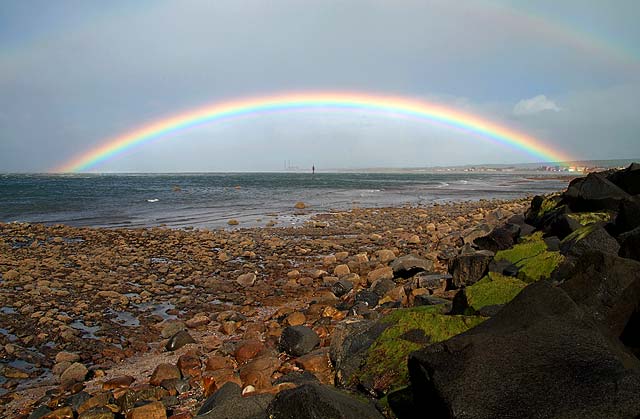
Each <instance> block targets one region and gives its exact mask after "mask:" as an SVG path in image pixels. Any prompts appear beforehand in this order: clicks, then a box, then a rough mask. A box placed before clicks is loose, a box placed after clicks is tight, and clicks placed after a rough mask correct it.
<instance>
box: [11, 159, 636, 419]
mask: <svg viewBox="0 0 640 419" xmlns="http://www.w3.org/2000/svg"><path fill="white" fill-rule="evenodd" d="M638 174H640V170H638V167H637V166H631V167H630V168H629V169H627V170H625V171H621V172H611V173H605V174H590V175H589V176H588V177H587V178H580V179H577V180H574V181H572V183H571V184H570V186H569V188H568V190H567V191H566V192H564V193H563V194H557V195H554V196H548V197H536V198H534V199H533V200H531V199H520V200H515V201H479V202H463V203H455V204H446V205H433V206H428V207H402V208H383V209H381V208H375V209H354V210H352V211H344V212H335V213H329V214H320V215H316V216H314V217H312V218H311V219H310V221H309V222H308V223H306V224H305V226H304V227H299V228H255V229H237V230H229V231H223V230H221V231H200V230H172V229H165V228H149V229H113V230H106V229H89V228H71V227H67V226H43V225H38V224H32V225H29V224H13V223H12V224H0V313H2V316H1V317H0V343H1V344H2V345H0V357H1V358H2V363H1V364H0V368H2V371H0V376H2V377H4V378H3V379H1V380H2V381H0V386H1V387H2V388H3V389H4V394H2V396H1V399H0V415H2V416H4V417H21V418H33V419H37V418H81V419H88V418H92V419H95V418H100V419H102V418H104V419H106V418H120V417H126V418H135V419H137V418H167V417H171V418H174V419H178V418H180V419H182V418H191V417H201V418H219V417H220V418H223V417H224V418H261V417H272V418H287V417H299V418H303V417H336V418H352V417H353V418H356V417H358V418H363V417H384V416H386V417H400V418H404V417H414V416H415V413H416V412H422V413H420V414H418V415H417V416H415V417H418V416H420V417H422V416H421V415H424V412H431V413H430V416H429V417H434V418H440V417H442V418H447V417H456V418H466V417H469V418H471V417H487V418H489V417H578V416H580V417H602V416H601V414H602V413H607V414H606V415H605V416H607V417H634V416H635V415H636V414H638V413H640V404H639V402H638V400H639V399H638V397H639V396H638V394H640V393H638V391H637V390H638V389H640V379H639V378H638V377H640V375H639V374H638V364H639V362H638V360H637V357H636V356H637V353H638V352H637V350H638V348H637V347H638V346H640V345H639V344H638V341H637V330H636V327H637V308H638V300H639V296H640V292H639V291H638V289H639V287H640V278H639V277H638V275H639V272H640V269H637V268H638V266H640V263H639V262H637V260H638V253H637V252H638V250H637V249H638V233H637V230H638V225H640V204H639V203H638V200H637V199H638V198H637V197H638V193H639V192H640V191H637V190H636V188H637V185H640V179H637V178H638ZM299 206H301V205H299ZM299 210H303V209H302V208H299ZM633 259H636V260H633ZM636 265H638V266H636ZM587 267H589V268H587ZM608 272H613V273H615V274H616V278H617V279H616V280H615V281H613V282H614V283H613V284H610V282H612V281H609V282H606V281H608V280H605V279H606V278H608V277H609V276H608V275H607V273H608ZM602 278H605V279H602ZM603 281H605V282H606V283H605V282H603ZM603 289H604V291H603ZM523 331H526V332H523ZM545 348H546V349H547V350H546V351H545ZM541 354H546V355H541ZM407 360H408V363H407ZM548 380H555V381H554V382H553V383H551V382H547V381H548ZM543 381H544V382H543ZM579 382H582V384H581V385H580V383H579ZM580 386H582V387H580ZM530 387H531V388H530ZM545 388H548V389H550V390H549V391H547V392H546V393H545V391H544V389H545ZM594 392H595V393H598V394H600V396H595V397H594V396H591V397H587V394H592V393H594ZM634 392H635V393H634ZM561 396H562V397H561ZM563 398H564V399H566V400H569V401H570V402H572V404H571V403H570V404H569V405H566V406H565V405H564V404H563V403H561V402H560V401H561V400H563ZM541 403H542V405H541ZM599 415H600V416H599Z"/></svg>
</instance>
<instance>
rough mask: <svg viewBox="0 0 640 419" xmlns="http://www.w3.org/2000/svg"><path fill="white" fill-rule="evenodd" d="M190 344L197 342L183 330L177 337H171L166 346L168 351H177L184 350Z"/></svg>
mask: <svg viewBox="0 0 640 419" xmlns="http://www.w3.org/2000/svg"><path fill="white" fill-rule="evenodd" d="M189 343H196V341H195V340H194V339H193V337H191V335H190V334H189V332H187V331H186V330H181V331H179V332H178V333H176V334H175V335H173V336H171V338H170V339H169V342H167V345H166V346H165V349H166V350H167V351H175V350H178V349H180V348H182V347H183V346H184V345H188V344H189Z"/></svg>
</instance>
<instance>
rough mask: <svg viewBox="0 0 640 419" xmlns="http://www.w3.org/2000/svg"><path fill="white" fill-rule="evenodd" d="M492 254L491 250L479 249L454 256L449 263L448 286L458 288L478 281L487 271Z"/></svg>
mask: <svg viewBox="0 0 640 419" xmlns="http://www.w3.org/2000/svg"><path fill="white" fill-rule="evenodd" d="M493 256H494V253H493V252H490V251H488V250H480V251H477V252H474V251H471V252H468V253H464V254H461V255H458V256H457V257H455V258H454V259H453V260H452V261H451V262H450V265H449V273H450V274H451V281H450V283H449V284H447V286H448V288H460V287H462V286H466V285H472V284H474V283H476V282H478V281H479V280H480V278H482V277H483V276H484V275H485V274H486V273H487V270H488V268H489V264H490V263H491V260H492V259H493Z"/></svg>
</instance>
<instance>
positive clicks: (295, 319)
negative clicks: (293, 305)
mask: <svg viewBox="0 0 640 419" xmlns="http://www.w3.org/2000/svg"><path fill="white" fill-rule="evenodd" d="M285 321H286V323H287V324H288V325H289V326H300V325H303V324H304V323H305V321H307V318H306V316H305V315H304V313H301V312H299V311H294V312H293V313H291V314H289V315H288V316H287V318H286V319H285Z"/></svg>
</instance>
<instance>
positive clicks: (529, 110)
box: [513, 95, 560, 116]
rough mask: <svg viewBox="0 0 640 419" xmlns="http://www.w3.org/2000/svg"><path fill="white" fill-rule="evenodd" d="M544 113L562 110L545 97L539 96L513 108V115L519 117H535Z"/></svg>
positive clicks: (524, 100) (522, 101)
mask: <svg viewBox="0 0 640 419" xmlns="http://www.w3.org/2000/svg"><path fill="white" fill-rule="evenodd" d="M543 111H554V112H559V111H560V108H559V107H558V105H556V104H555V103H554V102H553V101H552V100H550V99H547V97H546V96H545V95H538V96H535V97H532V98H530V99H523V100H521V101H520V102H518V103H516V106H514V107H513V114H514V115H517V116H522V115H533V114H535V113H540V112H543Z"/></svg>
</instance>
